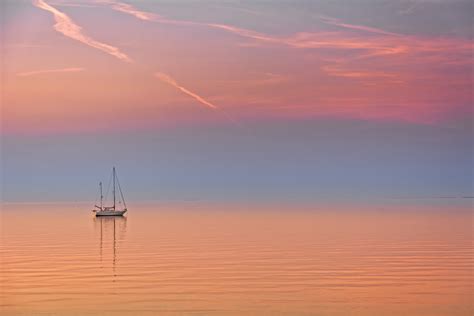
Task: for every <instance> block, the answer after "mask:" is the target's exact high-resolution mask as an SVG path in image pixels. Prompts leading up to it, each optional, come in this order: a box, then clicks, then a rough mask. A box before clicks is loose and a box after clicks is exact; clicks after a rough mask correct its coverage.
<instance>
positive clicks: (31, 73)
mask: <svg viewBox="0 0 474 316" xmlns="http://www.w3.org/2000/svg"><path fill="white" fill-rule="evenodd" d="M79 71H84V68H79V67H70V68H59V69H43V70H35V71H27V72H19V73H17V74H16V75H17V76H18V77H29V76H35V75H42V74H49V73H61V72H79Z"/></svg>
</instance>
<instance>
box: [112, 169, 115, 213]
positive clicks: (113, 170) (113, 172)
mask: <svg viewBox="0 0 474 316" xmlns="http://www.w3.org/2000/svg"><path fill="white" fill-rule="evenodd" d="M112 174H113V179H114V180H113V181H114V190H113V192H114V211H115V167H113V169H112Z"/></svg>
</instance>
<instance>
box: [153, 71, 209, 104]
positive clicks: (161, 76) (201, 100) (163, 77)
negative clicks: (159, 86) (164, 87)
mask: <svg viewBox="0 0 474 316" xmlns="http://www.w3.org/2000/svg"><path fill="white" fill-rule="evenodd" d="M155 77H156V78H158V79H160V80H161V81H163V82H166V83H167V84H170V85H172V86H173V87H175V88H176V89H178V90H179V91H181V92H183V93H184V94H187V95H188V96H190V97H192V98H194V99H195V100H196V101H198V102H199V103H201V104H203V105H205V106H207V107H209V108H211V109H217V106H216V105H214V104H212V103H211V102H209V101H207V100H206V99H204V98H203V97H201V96H199V95H197V94H196V93H194V92H192V91H189V90H188V89H186V88H185V87H183V86H181V85H179V84H178V83H177V82H176V81H175V80H174V79H173V78H171V77H170V76H168V75H167V74H164V73H162V72H156V73H155Z"/></svg>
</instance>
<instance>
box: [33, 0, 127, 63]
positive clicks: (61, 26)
mask: <svg viewBox="0 0 474 316" xmlns="http://www.w3.org/2000/svg"><path fill="white" fill-rule="evenodd" d="M33 4H34V5H35V6H36V7H38V8H40V9H43V10H46V11H49V12H51V13H52V14H53V16H54V20H55V21H56V24H55V25H54V29H55V30H56V31H58V32H59V33H61V34H63V35H65V36H67V37H69V38H72V39H74V40H76V41H79V42H81V43H83V44H86V45H88V46H91V47H94V48H96V49H99V50H101V51H103V52H105V53H107V54H109V55H112V56H114V57H116V58H118V59H120V60H121V61H124V62H132V60H131V59H130V58H129V57H128V56H127V55H126V54H124V53H122V52H121V51H120V50H119V49H118V48H117V47H114V46H112V45H108V44H105V43H102V42H99V41H96V40H94V39H93V38H91V37H89V36H87V35H85V34H84V33H83V32H82V28H81V27H80V26H79V25H77V24H76V23H74V21H73V20H72V19H71V18H70V17H69V16H67V15H66V14H65V13H63V12H61V11H59V10H58V9H56V8H54V7H52V6H50V5H49V4H47V3H46V2H45V1H43V0H33Z"/></svg>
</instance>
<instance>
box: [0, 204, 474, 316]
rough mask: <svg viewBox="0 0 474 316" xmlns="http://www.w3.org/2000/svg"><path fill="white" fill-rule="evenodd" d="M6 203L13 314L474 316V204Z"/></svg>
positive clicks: (0, 298) (7, 290) (4, 269)
mask: <svg viewBox="0 0 474 316" xmlns="http://www.w3.org/2000/svg"><path fill="white" fill-rule="evenodd" d="M88 209H89V207H88V205H79V204H77V205H72V206H71V205H66V204H64V205H61V204H49V205H48V204H41V205H40V204H5V205H3V206H2V213H1V217H0V219H1V225H0V227H1V239H0V241H1V242H0V251H1V256H0V268H1V269H0V284H1V285H0V313H1V314H2V315H29V314H34V315H38V314H40V315H41V314H45V315H56V314H57V315H139V314H145V315H147V314H148V315H156V314H159V315H471V314H472V313H473V306H472V303H471V302H472V299H473V292H472V290H473V288H472V285H473V275H472V271H473V270H472V264H473V250H472V213H471V211H470V210H469V208H468V207H449V206H444V207H420V206H416V207H407V206H403V207H395V206H393V207H389V208H387V207H375V206H371V207H357V208H356V207H335V206H328V207H323V206H318V207H316V206H305V207H301V206H299V207H295V206H293V207H292V206H281V205H280V206H275V205H273V206H271V205H254V206H249V205H246V206H235V205H233V206H230V205H216V204H209V203H208V204H205V203H166V204H165V203H161V204H147V205H146V204H141V205H134V206H132V207H130V209H131V210H130V212H129V213H128V214H127V216H126V217H124V218H95V217H93V214H92V213H91V212H90V211H88Z"/></svg>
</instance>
